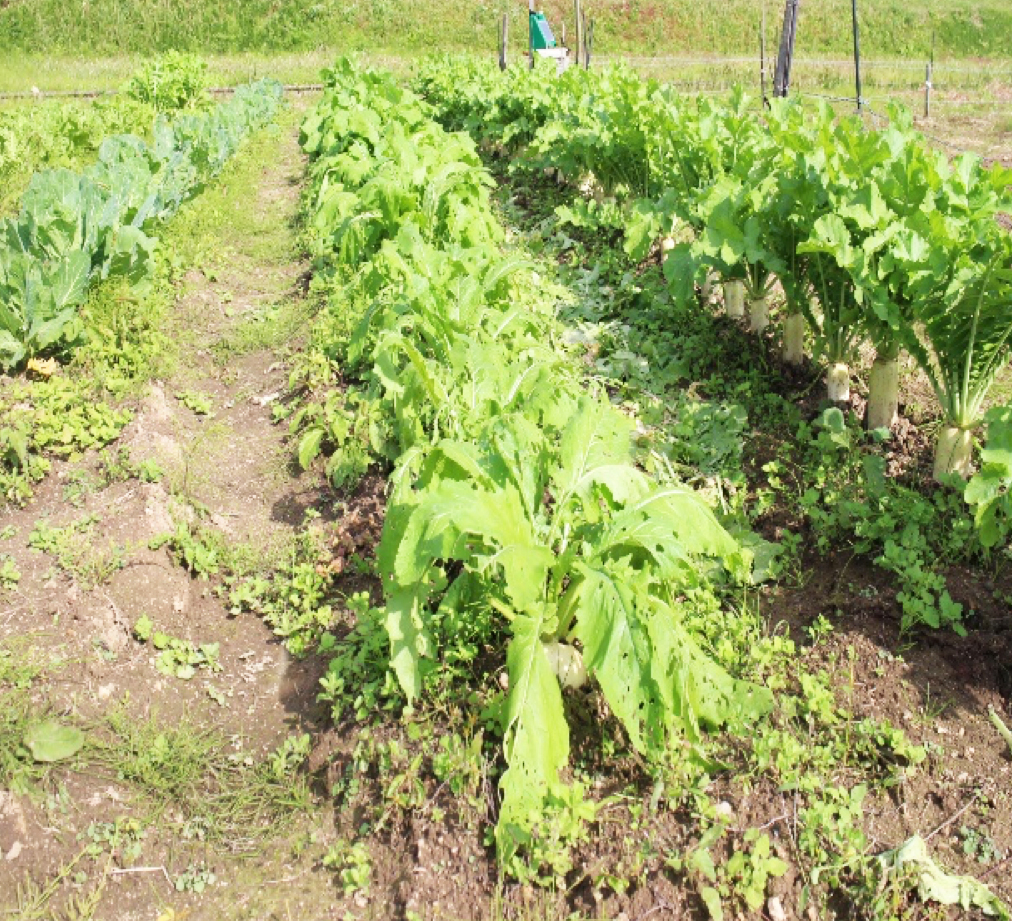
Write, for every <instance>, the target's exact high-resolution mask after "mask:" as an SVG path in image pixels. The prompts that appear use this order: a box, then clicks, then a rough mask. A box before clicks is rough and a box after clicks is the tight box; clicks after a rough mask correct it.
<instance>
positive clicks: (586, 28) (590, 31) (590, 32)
mask: <svg viewBox="0 0 1012 921" xmlns="http://www.w3.org/2000/svg"><path fill="white" fill-rule="evenodd" d="M593 48H594V20H593V19H592V20H590V25H588V24H587V14H586V13H584V14H583V67H584V69H585V70H590V53H591V51H592V50H593Z"/></svg>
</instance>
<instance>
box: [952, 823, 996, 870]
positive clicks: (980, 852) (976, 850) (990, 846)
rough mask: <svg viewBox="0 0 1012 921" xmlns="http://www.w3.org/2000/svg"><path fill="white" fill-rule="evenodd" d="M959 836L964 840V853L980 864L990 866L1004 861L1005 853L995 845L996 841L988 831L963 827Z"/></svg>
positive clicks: (967, 826) (968, 826)
mask: <svg viewBox="0 0 1012 921" xmlns="http://www.w3.org/2000/svg"><path fill="white" fill-rule="evenodd" d="M959 835H960V837H961V838H962V839H963V853H964V854H966V856H967V857H970V858H972V859H974V860H976V861H977V862H978V863H982V864H990V863H994V862H995V861H996V860H1002V859H1004V857H1005V852H1004V851H1002V850H1001V848H999V847H998V845H997V844H995V842H994V839H993V838H992V837H991V836H990V835H989V834H988V833H987V832H986V831H982V830H980V829H979V828H974V827H973V826H970V825H962V826H960V829H959Z"/></svg>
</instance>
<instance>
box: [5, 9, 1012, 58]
mask: <svg viewBox="0 0 1012 921" xmlns="http://www.w3.org/2000/svg"><path fill="white" fill-rule="evenodd" d="M542 5H543V8H544V10H545V12H546V13H547V15H548V17H549V20H550V22H552V24H553V26H555V27H557V28H558V29H559V31H561V24H562V22H563V21H564V20H570V19H571V18H572V3H571V2H570V0H543V4H542ZM860 5H861V7H862V9H861V28H862V45H863V48H864V50H865V52H866V53H867V54H868V55H870V56H873V57H914V58H918V59H920V58H923V57H924V56H925V55H927V54H928V52H929V50H930V48H931V45H932V37H933V36H934V43H935V51H936V54H937V55H939V56H942V57H955V58H964V57H1008V56H1010V54H1012V8H1009V6H1008V4H1007V3H1005V2H1003V0H980V2H979V3H976V4H974V5H972V6H971V4H969V3H967V2H966V0H925V2H924V3H921V4H916V5H914V4H909V3H907V4H905V3H901V2H899V0H862V3H861V4H860ZM763 7H764V3H763V0H726V2H724V3H722V4H720V5H719V7H717V6H711V7H702V8H701V7H700V6H699V4H698V3H695V2H694V0H589V2H587V3H586V10H587V12H588V15H590V16H591V17H593V18H594V19H595V20H596V21H597V28H596V48H597V50H598V51H599V52H600V53H604V54H609V53H640V54H651V55H656V54H680V55H686V54H688V55H711V54H725V55H726V54H741V53H746V52H748V53H751V52H753V51H754V50H755V47H756V45H757V41H758V39H757V34H758V24H759V21H760V18H761V14H762V10H763ZM765 8H766V19H767V34H768V39H769V41H770V42H771V43H774V42H775V39H776V34H777V28H778V23H779V20H780V16H781V15H782V8H781V6H780V4H779V3H772V2H771V3H766V4H765ZM507 9H508V11H509V14H510V17H511V23H512V25H513V29H512V30H511V32H512V43H514V44H516V47H517V48H518V49H519V48H521V47H522V45H523V43H524V42H525V41H526V34H525V28H524V27H525V16H526V11H525V9H524V5H523V4H522V3H521V2H518V0H509V2H503V0H500V2H495V3H489V2H486V0H461V2H459V3H456V4H445V3H436V2H434V0H351V2H338V0H283V2H270V0H218V2H210V0H188V2H185V3H184V2H183V0H147V2H143V3H142V2H140V0H89V2H86V3H82V4H76V3H75V4H65V3H60V2H58V0H13V2H10V3H8V4H7V5H4V6H3V8H2V9H0V50H3V51H7V52H11V51H17V52H21V53H24V54H39V55H41V54H68V55H73V54H79V53H82V52H87V53H89V54H91V55H122V54H124V53H127V54H143V53H148V52H151V51H155V50H163V49H167V48H182V49H193V50H198V49H199V50H201V51H204V52H213V53H228V52H248V51H260V52H275V51H308V50H312V49H316V48H322V47H327V48H335V49H338V50H340V51H350V50H369V51H373V52H379V53H390V54H414V53H417V52H420V51H433V50H438V49H444V50H463V49H467V48H470V49H473V50H491V49H493V48H494V47H495V45H496V21H497V20H498V18H499V17H500V16H501V14H502V13H503V12H504V11H505V10H507ZM569 28H570V32H571V30H572V23H571V22H570V23H569ZM850 42H851V31H850V4H849V3H847V2H846V0H806V3H805V4H804V8H803V9H802V11H801V19H800V25H799V33H798V50H799V53H802V54H810V55H817V54H825V55H843V54H846V53H847V52H848V51H849V48H850Z"/></svg>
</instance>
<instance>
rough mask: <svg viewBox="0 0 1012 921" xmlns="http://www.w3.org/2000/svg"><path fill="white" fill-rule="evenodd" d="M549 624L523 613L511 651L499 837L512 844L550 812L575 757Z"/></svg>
mask: <svg viewBox="0 0 1012 921" xmlns="http://www.w3.org/2000/svg"><path fill="white" fill-rule="evenodd" d="M542 626H543V621H542V620H541V618H538V617H529V616H526V615H520V616H518V617H516V618H514V620H513V624H512V628H513V638H512V640H511V641H510V645H509V650H508V652H507V658H506V662H507V667H508V669H509V696H508V697H507V699H506V707H505V711H504V716H503V735H504V736H505V740H506V763H507V764H508V765H509V767H508V768H507V770H506V772H505V773H504V774H503V776H502V779H501V780H500V787H501V788H502V791H503V803H502V808H501V810H500V816H499V828H498V829H497V837H498V838H499V840H500V842H505V843H507V846H508V841H507V839H506V836H507V835H510V833H511V830H512V829H511V826H512V827H519V828H522V829H527V828H530V827H531V826H532V825H534V824H535V823H536V822H537V819H538V817H539V815H540V814H541V812H542V811H543V809H544V801H545V797H546V795H547V794H549V793H550V792H552V791H554V790H556V789H557V788H558V786H559V771H560V770H561V769H562V768H563V766H564V765H565V764H566V762H567V761H568V759H569V726H568V725H567V723H566V717H565V713H564V712H563V709H562V693H561V691H560V689H559V682H558V679H557V678H556V677H555V673H554V672H553V671H552V667H551V664H550V663H549V661H548V657H547V656H546V655H545V647H544V644H543V643H542V640H541V629H542Z"/></svg>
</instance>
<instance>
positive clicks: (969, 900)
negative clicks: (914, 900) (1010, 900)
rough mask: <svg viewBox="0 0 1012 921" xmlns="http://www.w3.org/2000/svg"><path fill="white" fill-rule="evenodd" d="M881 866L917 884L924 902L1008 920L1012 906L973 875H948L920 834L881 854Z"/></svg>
mask: <svg viewBox="0 0 1012 921" xmlns="http://www.w3.org/2000/svg"><path fill="white" fill-rule="evenodd" d="M878 860H879V863H880V864H881V865H882V869H883V870H884V871H885V873H886V874H888V875H894V876H895V877H897V878H898V879H909V878H910V876H911V874H912V875H913V879H914V880H915V881H916V884H917V894H918V895H919V896H920V897H921V899H922V900H924V901H933V902H938V903H940V904H942V905H958V906H959V907H960V908H962V909H963V910H964V911H970V910H971V909H974V908H978V909H980V910H981V911H982V912H983V913H984V914H985V915H987V916H989V917H997V918H1000V919H1002V921H1008V919H1009V917H1010V913H1009V909H1008V906H1007V905H1005V904H1004V903H1003V902H1002V901H1001V900H1000V899H999V898H997V897H996V896H995V895H994V894H992V892H991V891H990V890H989V889H988V888H987V886H985V885H984V884H983V883H980V882H978V881H977V880H975V879H973V878H972V877H970V876H953V875H951V874H949V873H946V872H945V871H944V870H943V869H942V868H941V867H940V866H938V864H937V863H935V861H934V860H932V859H931V857H929V856H928V849H927V845H926V844H925V843H924V839H923V838H921V837H920V836H919V835H914V836H913V837H912V838H908V839H907V840H906V841H904V842H903V844H901V845H900V846H899V847H897V848H894V849H893V850H891V851H886V852H885V853H884V854H880V855H879V858H878Z"/></svg>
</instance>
